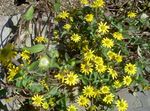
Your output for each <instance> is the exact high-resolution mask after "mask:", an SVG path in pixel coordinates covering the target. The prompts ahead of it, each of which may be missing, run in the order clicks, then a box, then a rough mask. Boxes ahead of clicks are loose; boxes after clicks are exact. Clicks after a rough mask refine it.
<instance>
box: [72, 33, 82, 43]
mask: <svg viewBox="0 0 150 111" xmlns="http://www.w3.org/2000/svg"><path fill="white" fill-rule="evenodd" d="M80 39H81V36H79V35H78V34H73V35H72V36H71V40H72V41H74V42H79V41H80Z"/></svg>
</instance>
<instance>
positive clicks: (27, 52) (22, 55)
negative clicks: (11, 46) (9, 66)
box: [20, 50, 30, 60]
mask: <svg viewBox="0 0 150 111" xmlns="http://www.w3.org/2000/svg"><path fill="white" fill-rule="evenodd" d="M20 56H21V57H22V59H24V60H29V59H30V52H29V51H27V50H25V51H23V52H22V53H21V55H20Z"/></svg>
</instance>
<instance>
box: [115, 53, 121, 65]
mask: <svg viewBox="0 0 150 111" xmlns="http://www.w3.org/2000/svg"><path fill="white" fill-rule="evenodd" d="M122 58H123V57H122V56H121V55H119V54H116V55H115V60H116V61H117V62H118V63H119V62H122Z"/></svg>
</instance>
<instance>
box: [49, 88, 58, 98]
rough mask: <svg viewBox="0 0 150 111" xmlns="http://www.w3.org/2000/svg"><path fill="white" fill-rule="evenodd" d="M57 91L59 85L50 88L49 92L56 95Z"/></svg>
mask: <svg viewBox="0 0 150 111" xmlns="http://www.w3.org/2000/svg"><path fill="white" fill-rule="evenodd" d="M57 91H58V87H57V86H54V87H52V88H51V89H50V92H49V94H50V95H52V96H54V95H56V94H57Z"/></svg>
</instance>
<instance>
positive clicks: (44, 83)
mask: <svg viewBox="0 0 150 111" xmlns="http://www.w3.org/2000/svg"><path fill="white" fill-rule="evenodd" d="M40 84H41V85H42V86H44V87H45V88H46V89H47V90H49V87H48V85H47V83H46V82H45V80H41V81H40Z"/></svg>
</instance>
